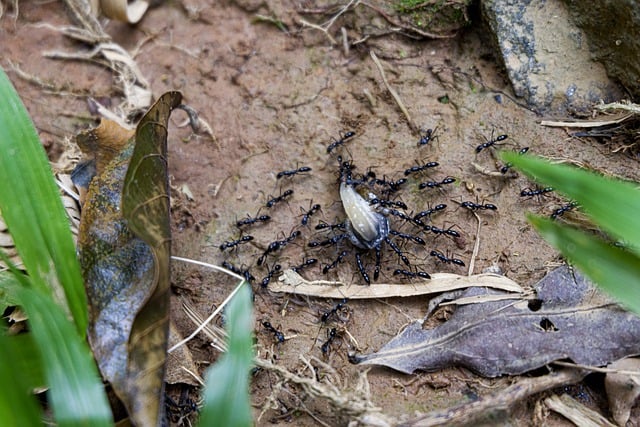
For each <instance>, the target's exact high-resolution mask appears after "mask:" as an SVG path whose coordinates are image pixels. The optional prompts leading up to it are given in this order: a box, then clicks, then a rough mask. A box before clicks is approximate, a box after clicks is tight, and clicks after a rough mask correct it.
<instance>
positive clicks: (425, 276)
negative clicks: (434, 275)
mask: <svg viewBox="0 0 640 427" xmlns="http://www.w3.org/2000/svg"><path fill="white" fill-rule="evenodd" d="M399 274H401V275H403V276H405V277H410V278H412V279H413V278H416V277H421V278H423V279H431V276H430V275H429V273H427V272H425V271H416V272H415V273H414V272H413V271H409V270H402V269H400V268H398V269H396V270H393V275H394V276H397V275H399Z"/></svg>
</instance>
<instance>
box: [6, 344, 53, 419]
mask: <svg viewBox="0 0 640 427" xmlns="http://www.w3.org/2000/svg"><path fill="white" fill-rule="evenodd" d="M16 338H18V337H7V336H5V335H2V334H0V348H2V363H0V420H2V425H6V426H37V425H42V424H43V422H42V411H41V410H40V407H39V406H38V403H37V402H36V399H35V396H34V395H33V394H32V393H31V387H32V385H33V383H31V382H30V378H29V376H28V375H29V373H28V372H25V371H24V370H22V369H20V368H21V362H22V360H21V358H22V356H24V352H23V351H22V348H21V347H24V346H23V344H22V343H21V341H20V340H18V339H16ZM25 374H26V375H25Z"/></svg>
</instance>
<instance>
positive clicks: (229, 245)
mask: <svg viewBox="0 0 640 427" xmlns="http://www.w3.org/2000/svg"><path fill="white" fill-rule="evenodd" d="M252 240H253V236H242V237H241V238H240V239H238V240H232V241H229V242H224V243H223V244H221V245H220V250H221V251H224V250H225V249H231V248H233V247H234V246H238V245H240V244H242V243H247V242H250V241H252Z"/></svg>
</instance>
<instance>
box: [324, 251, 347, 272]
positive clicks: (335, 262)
mask: <svg viewBox="0 0 640 427" xmlns="http://www.w3.org/2000/svg"><path fill="white" fill-rule="evenodd" d="M347 254H348V252H347V251H342V252H341V253H340V255H338V258H336V259H335V261H333V262H332V263H331V264H327V265H325V266H324V267H322V274H327V273H328V272H329V270H331V269H333V268H336V267H337V266H338V264H340V263H341V262H342V260H343V259H344V257H346V256H347Z"/></svg>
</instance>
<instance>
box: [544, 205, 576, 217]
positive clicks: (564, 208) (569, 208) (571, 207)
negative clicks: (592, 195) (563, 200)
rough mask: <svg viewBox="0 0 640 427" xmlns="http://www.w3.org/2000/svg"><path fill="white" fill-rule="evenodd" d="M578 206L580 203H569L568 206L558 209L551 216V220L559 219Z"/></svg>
mask: <svg viewBox="0 0 640 427" xmlns="http://www.w3.org/2000/svg"><path fill="white" fill-rule="evenodd" d="M576 206H578V202H571V203H568V204H566V205H564V206H560V207H559V208H558V209H556V210H555V211H553V213H552V214H551V216H550V218H551V219H557V218H558V217H560V216H562V215H564V213H565V212H569V211H570V210H572V209H573V208H575V207H576Z"/></svg>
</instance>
